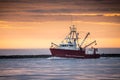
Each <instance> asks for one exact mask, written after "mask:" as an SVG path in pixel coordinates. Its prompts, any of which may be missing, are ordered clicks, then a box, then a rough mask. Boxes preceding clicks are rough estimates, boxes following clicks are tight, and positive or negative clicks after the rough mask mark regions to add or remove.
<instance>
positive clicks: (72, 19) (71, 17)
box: [71, 15, 73, 25]
mask: <svg viewBox="0 0 120 80" xmlns="http://www.w3.org/2000/svg"><path fill="white" fill-rule="evenodd" d="M71 25H73V16H72V15H71Z"/></svg>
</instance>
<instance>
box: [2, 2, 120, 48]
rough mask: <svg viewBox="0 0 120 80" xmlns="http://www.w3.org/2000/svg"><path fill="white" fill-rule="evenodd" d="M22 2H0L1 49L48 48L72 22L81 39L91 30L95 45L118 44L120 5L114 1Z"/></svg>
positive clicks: (59, 40)
mask: <svg viewBox="0 0 120 80" xmlns="http://www.w3.org/2000/svg"><path fill="white" fill-rule="evenodd" d="M25 1H26V2H24V1H22V0H18V1H8V0H5V1H1V2H0V37H1V38H0V48H2V49H3V48H49V47H50V44H51V42H55V43H59V42H61V41H62V40H63V39H64V37H65V36H66V35H67V34H68V32H69V27H70V26H71V25H73V24H74V25H75V26H76V27H77V31H78V32H80V35H79V36H80V38H81V37H82V36H81V35H85V34H86V33H87V32H90V33H91V35H90V37H89V38H90V39H91V40H96V41H97V43H98V45H97V47H110V48H119V47H120V11H119V10H120V7H119V5H118V4H117V1H115V0H102V1H99V0H98V1H96V0H91V1H84V0H69V1H68V0H51V1H50V0H45V1H44V0H40V1H33V0H25ZM31 3H32V4H31ZM75 3H78V4H75ZM111 3H113V4H111ZM82 4H85V5H82ZM93 4H95V5H93ZM114 5H118V6H114ZM100 6H101V7H100ZM97 9H98V10H97ZM105 10H106V11H105ZM71 18H72V21H71ZM88 41H89V39H88Z"/></svg>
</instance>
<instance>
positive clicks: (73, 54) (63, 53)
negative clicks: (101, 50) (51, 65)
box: [50, 48, 100, 58]
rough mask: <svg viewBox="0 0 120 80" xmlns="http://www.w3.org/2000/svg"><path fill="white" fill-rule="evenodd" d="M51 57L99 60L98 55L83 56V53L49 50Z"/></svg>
mask: <svg viewBox="0 0 120 80" xmlns="http://www.w3.org/2000/svg"><path fill="white" fill-rule="evenodd" d="M50 52H51V54H52V56H55V57H66V58H99V57H100V54H85V51H80V50H66V49H56V48H50Z"/></svg>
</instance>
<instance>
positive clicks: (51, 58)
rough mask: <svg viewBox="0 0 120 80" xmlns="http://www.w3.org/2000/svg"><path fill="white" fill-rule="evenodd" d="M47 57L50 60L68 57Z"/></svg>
mask: <svg viewBox="0 0 120 80" xmlns="http://www.w3.org/2000/svg"><path fill="white" fill-rule="evenodd" d="M47 59H50V60H54V59H55V60H61V59H68V58H62V57H49V58H47Z"/></svg>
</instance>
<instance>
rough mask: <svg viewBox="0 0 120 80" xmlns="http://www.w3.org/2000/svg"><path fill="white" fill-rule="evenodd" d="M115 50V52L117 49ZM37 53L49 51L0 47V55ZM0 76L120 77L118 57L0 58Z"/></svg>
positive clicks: (51, 79) (13, 79)
mask: <svg viewBox="0 0 120 80" xmlns="http://www.w3.org/2000/svg"><path fill="white" fill-rule="evenodd" d="M101 50H102V49H101ZM102 51H103V50H102ZM108 51H109V50H108ZM113 51H114V50H113ZM115 51H117V52H119V49H116V50H115ZM40 54H50V51H49V50H48V49H1V50H0V55H40ZM0 80H120V57H115V58H113V57H101V58H99V59H73V58H69V59H68V58H59V57H49V58H18V59H12V58H11V59H0Z"/></svg>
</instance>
